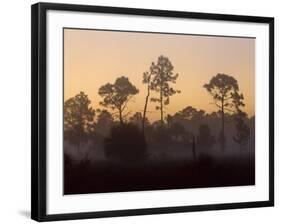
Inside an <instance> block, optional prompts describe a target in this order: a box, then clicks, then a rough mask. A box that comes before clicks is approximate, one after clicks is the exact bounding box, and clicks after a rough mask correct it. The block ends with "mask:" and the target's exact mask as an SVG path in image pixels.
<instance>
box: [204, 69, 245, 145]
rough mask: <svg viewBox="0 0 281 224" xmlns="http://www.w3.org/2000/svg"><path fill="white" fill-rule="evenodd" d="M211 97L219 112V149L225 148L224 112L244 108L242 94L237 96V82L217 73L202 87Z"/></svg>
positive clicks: (230, 77)
mask: <svg viewBox="0 0 281 224" xmlns="http://www.w3.org/2000/svg"><path fill="white" fill-rule="evenodd" d="M203 87H204V88H205V89H206V90H207V91H208V92H209V93H210V94H211V95H212V97H213V100H214V104H215V106H217V107H218V108H219V110H220V112H221V133H220V143H221V148H222V149H224V148H225V142H226V139H225V133H224V129H225V127H224V125H225V112H226V111H228V112H232V113H233V112H235V111H236V109H237V108H239V106H244V104H243V102H242V100H243V99H244V97H243V95H242V94H239V86H238V83H237V80H236V79H235V78H233V77H232V76H229V75H226V74H221V73H218V74H217V75H216V76H214V77H212V79H211V80H210V82H209V83H208V84H205V85H204V86H203Z"/></svg>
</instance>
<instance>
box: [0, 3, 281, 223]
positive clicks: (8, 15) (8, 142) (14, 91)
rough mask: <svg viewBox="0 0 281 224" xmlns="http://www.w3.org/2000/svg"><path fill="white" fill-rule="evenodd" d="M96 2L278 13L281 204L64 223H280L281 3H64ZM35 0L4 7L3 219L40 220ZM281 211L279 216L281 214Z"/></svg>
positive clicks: (0, 71) (0, 45)
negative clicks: (33, 76) (33, 112)
mask: <svg viewBox="0 0 281 224" xmlns="http://www.w3.org/2000/svg"><path fill="white" fill-rule="evenodd" d="M61 2H65V3H79V4H92V5H108V6H120V7H122V6H123V7H141V8H155V9H169V10H186V11H195V12H211V13H228V14H244V15H257V16H274V17H275V18H276V20H275V29H276V35H275V40H276V42H275V50H276V51H275V56H276V58H275V62H276V67H275V74H276V78H275V86H276V104H275V105H276V109H275V113H276V118H275V121H276V122H275V123H276V127H275V131H276V142H275V148H276V153H275V158H276V165H275V169H276V174H275V178H276V185H275V187H276V197H275V198H276V206H275V207H274V208H258V209H243V210H241V209H240V210H228V211H212V212H196V213H184V214H169V215H153V216H136V217H123V218H113V219H112V218H107V219H99V220H84V221H80V220H79V221H70V222H60V223H82V224H86V223H104V224H105V223H111V224H114V223H123V224H126V223H146V222H149V223H155V222H156V223H172V222H173V223H187V222H188V223H206V222H207V223H214V222H215V223H217V224H219V223H225V222H227V223H229V224H232V223H247V222H251V223H257V224H258V223H266V222H270V223H277V220H278V219H280V218H281V215H280V214H281V213H280V212H281V207H280V190H279V188H280V182H281V178H280V168H281V167H280V165H279V161H280V159H279V158H280V152H279V148H280V147H281V141H280V138H278V137H279V136H278V135H279V133H280V128H281V122H280V115H279V114H281V105H280V104H281V103H280V102H281V101H280V100H279V99H278V96H281V90H280V88H277V87H279V85H280V84H281V80H280V77H279V73H280V65H279V63H277V62H279V61H280V52H281V49H280V41H279V40H280V38H281V33H280V32H281V31H280V19H281V16H280V6H279V1H277V0H276V1H270V0H268V1H245V0H235V1H234V0H232V1H223V0H212V1H203V0H196V1H184V0H183V1H180V0H173V1H165V2H164V1H163V0H162V1H160V0H158V1H156V0H155V1H151V0H142V1H140V0H139V1H137V0H131V1H130V0H119V1H118V2H116V1H114V0H104V1H102V0H93V1H90V0H88V1H86V0H81V1H78V0H76V1H74V0H72V1H71V0H69V1H62V0H61ZM31 3H35V1H22V0H18V1H17V0H14V1H2V2H1V8H0V16H1V19H0V27H1V35H0V39H1V41H0V57H1V58H0V59H1V60H0V61H1V63H0V96H1V97H0V102H1V109H0V144H1V147H0V151H1V154H0V155H1V156H0V160H1V161H0V175H1V183H0V214H1V215H0V222H1V223H15V224H16V223H34V222H33V221H32V220H30V219H29V213H30V5H31ZM278 213H279V214H278Z"/></svg>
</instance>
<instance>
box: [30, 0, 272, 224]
mask: <svg viewBox="0 0 281 224" xmlns="http://www.w3.org/2000/svg"><path fill="white" fill-rule="evenodd" d="M273 82H274V19H273V18H269V17H253V16H240V15H239V16H238V15H223V14H208V13H193V12H180V11H163V10H150V9H135V8H134V9H133V8H115V7H102V6H86V5H68V4H53V3H38V4H35V5H33V6H32V218H33V219H35V220H37V221H53V220H67V219H83V218H98V217H109V216H111V217H113V216H129V215H144V214H159V213H174V212H189V211H203V210H218V209H234V208H251V207H262V206H273V204H274V154H273V149H274V89H273V88H274V84H273Z"/></svg>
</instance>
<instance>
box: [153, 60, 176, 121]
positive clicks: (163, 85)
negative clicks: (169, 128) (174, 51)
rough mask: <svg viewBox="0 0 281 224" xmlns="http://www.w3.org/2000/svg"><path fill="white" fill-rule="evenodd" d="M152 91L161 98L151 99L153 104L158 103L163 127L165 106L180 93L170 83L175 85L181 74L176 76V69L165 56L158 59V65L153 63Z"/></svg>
mask: <svg viewBox="0 0 281 224" xmlns="http://www.w3.org/2000/svg"><path fill="white" fill-rule="evenodd" d="M150 70H151V75H152V76H151V80H150V81H151V83H150V85H149V87H150V89H151V90H153V91H155V92H157V93H159V97H158V98H156V97H153V98H151V101H152V102H157V103H159V105H157V106H156V110H160V115H161V126H163V124H164V105H168V104H169V103H170V96H172V95H174V94H176V93H180V91H179V90H175V89H173V88H172V87H170V83H175V82H176V80H177V78H178V76H179V74H174V67H173V65H172V63H171V62H170V60H169V58H168V57H165V56H163V55H161V56H159V57H158V61H157V63H152V64H151V67H150Z"/></svg>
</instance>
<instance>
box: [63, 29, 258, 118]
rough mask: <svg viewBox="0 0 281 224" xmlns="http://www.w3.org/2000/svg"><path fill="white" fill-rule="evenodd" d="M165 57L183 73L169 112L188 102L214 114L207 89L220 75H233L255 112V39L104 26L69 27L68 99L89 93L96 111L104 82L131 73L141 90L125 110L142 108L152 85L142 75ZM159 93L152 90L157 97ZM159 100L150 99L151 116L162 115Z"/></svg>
mask: <svg viewBox="0 0 281 224" xmlns="http://www.w3.org/2000/svg"><path fill="white" fill-rule="evenodd" d="M160 55H164V56H166V57H168V58H169V59H170V61H171V63H172V65H173V66H174V72H175V73H178V74H179V77H178V79H177V81H176V83H175V84H172V85H171V86H173V87H174V88H175V89H178V90H180V91H181V93H180V94H176V95H173V96H171V97H170V104H169V105H167V106H166V108H165V114H166V115H167V114H172V115H173V114H174V113H176V112H178V111H180V110H182V109H184V108H185V107H187V106H192V107H195V108H197V109H203V110H205V111H206V112H208V113H210V112H213V111H217V110H218V108H217V107H215V105H214V104H212V102H213V100H212V97H211V95H210V94H209V93H208V92H207V91H206V89H205V88H203V85H204V84H205V83H208V82H209V81H210V79H211V78H212V77H213V76H215V75H216V74H217V73H224V74H228V75H231V76H233V77H234V78H235V79H236V80H237V81H238V85H239V89H240V93H243V95H244V103H245V107H244V111H245V112H247V113H248V115H249V116H253V115H254V114H255V39H252V38H238V37H217V36H198V35H179V34H156V33H141V32H119V31H101V30H82V29H64V100H67V99H68V98H70V97H73V96H75V95H76V94H78V93H79V92H80V91H84V92H85V93H86V94H87V95H88V97H89V98H90V100H91V104H92V107H93V108H94V109H98V108H99V109H105V108H104V107H102V106H101V105H99V102H100V101H101V100H102V98H101V97H100V96H99V95H98V89H99V87H100V86H102V85H104V84H106V83H114V82H115V80H116V78H118V77H120V76H126V77H128V78H129V80H130V82H131V83H132V84H134V85H135V86H136V87H137V88H138V89H139V94H137V95H136V96H134V98H133V100H132V101H130V102H129V103H128V106H127V110H126V111H125V112H124V114H126V113H128V112H130V115H133V114H134V113H135V112H142V111H143V107H144V100H145V95H146V86H145V85H144V84H143V83H142V76H143V73H144V72H145V71H149V67H150V65H151V63H152V62H157V59H158V57H159V56H160ZM153 95H155V96H157V94H156V93H155V94H152V96H153ZM155 106H156V104H155V103H153V102H149V104H148V111H149V112H148V114H147V117H148V119H149V120H150V121H156V120H159V119H160V111H156V109H155Z"/></svg>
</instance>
